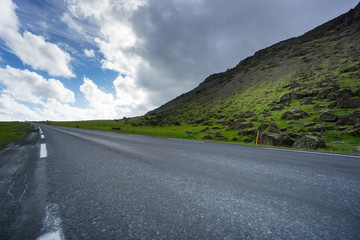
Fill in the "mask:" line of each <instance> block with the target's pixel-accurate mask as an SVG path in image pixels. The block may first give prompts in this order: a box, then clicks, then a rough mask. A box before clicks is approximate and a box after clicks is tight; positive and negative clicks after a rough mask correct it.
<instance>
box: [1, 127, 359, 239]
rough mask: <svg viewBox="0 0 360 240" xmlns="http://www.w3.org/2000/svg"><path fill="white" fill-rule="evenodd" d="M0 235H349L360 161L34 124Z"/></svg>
mask: <svg viewBox="0 0 360 240" xmlns="http://www.w3.org/2000/svg"><path fill="white" fill-rule="evenodd" d="M38 126H39V127H40V128H38V129H36V130H34V131H33V132H32V133H31V134H30V135H29V136H28V137H27V138H26V139H24V140H21V141H18V142H16V144H12V145H10V146H8V147H7V148H5V149H3V150H1V151H0V159H1V160H0V177H1V179H0V191H1V192H0V193H1V202H0V204H1V206H0V207H1V210H0V211H1V212H0V239H40V240H44V239H360V158H359V157H358V156H345V155H333V154H321V153H308V152H298V151H289V150H281V149H270V148H265V147H253V146H242V145H232V144H219V143H209V142H194V141H186V140H176V139H166V138H156V137H145V136H137V135H125V134H118V133H111V132H101V131H91V130H83V129H70V128H63V127H54V126H47V125H42V124H39V125H38Z"/></svg>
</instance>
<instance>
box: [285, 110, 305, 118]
mask: <svg viewBox="0 0 360 240" xmlns="http://www.w3.org/2000/svg"><path fill="white" fill-rule="evenodd" d="M308 117H309V114H307V113H306V112H304V111H301V110H292V111H286V112H284V114H283V115H282V116H281V119H286V120H297V119H300V118H308Z"/></svg>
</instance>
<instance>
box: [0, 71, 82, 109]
mask: <svg viewBox="0 0 360 240" xmlns="http://www.w3.org/2000/svg"><path fill="white" fill-rule="evenodd" d="M0 83H1V84H2V85H4V86H5V87H6V88H5V89H4V90H3V92H5V93H6V94H8V95H11V96H13V97H14V98H15V99H16V100H18V101H24V102H30V103H38V104H40V103H42V102H43V99H45V98H54V99H57V100H58V101H60V102H64V103H73V102H75V97H74V93H73V92H72V91H70V90H69V89H67V88H65V87H64V85H63V84H62V83H61V82H60V81H59V80H56V79H49V80H46V79H44V78H43V77H42V76H40V75H38V74H37V73H35V72H30V71H29V70H20V69H15V68H12V67H10V66H6V68H0Z"/></svg>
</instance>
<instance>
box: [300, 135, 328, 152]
mask: <svg viewBox="0 0 360 240" xmlns="http://www.w3.org/2000/svg"><path fill="white" fill-rule="evenodd" d="M296 146H297V147H298V148H303V149H319V148H326V145H325V142H324V139H322V137H319V136H313V135H306V136H303V137H301V138H300V139H299V140H298V142H297V144H296Z"/></svg>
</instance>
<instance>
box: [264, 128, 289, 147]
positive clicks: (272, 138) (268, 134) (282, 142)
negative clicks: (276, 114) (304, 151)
mask: <svg viewBox="0 0 360 240" xmlns="http://www.w3.org/2000/svg"><path fill="white" fill-rule="evenodd" d="M258 131H259V143H260V144H264V145H272V146H279V147H290V146H292V145H293V144H294V141H293V140H292V139H291V138H290V136H289V135H287V134H285V133H282V132H281V131H280V130H279V128H278V127H277V126H276V124H274V123H262V124H261V125H260V126H259V129H258Z"/></svg>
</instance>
